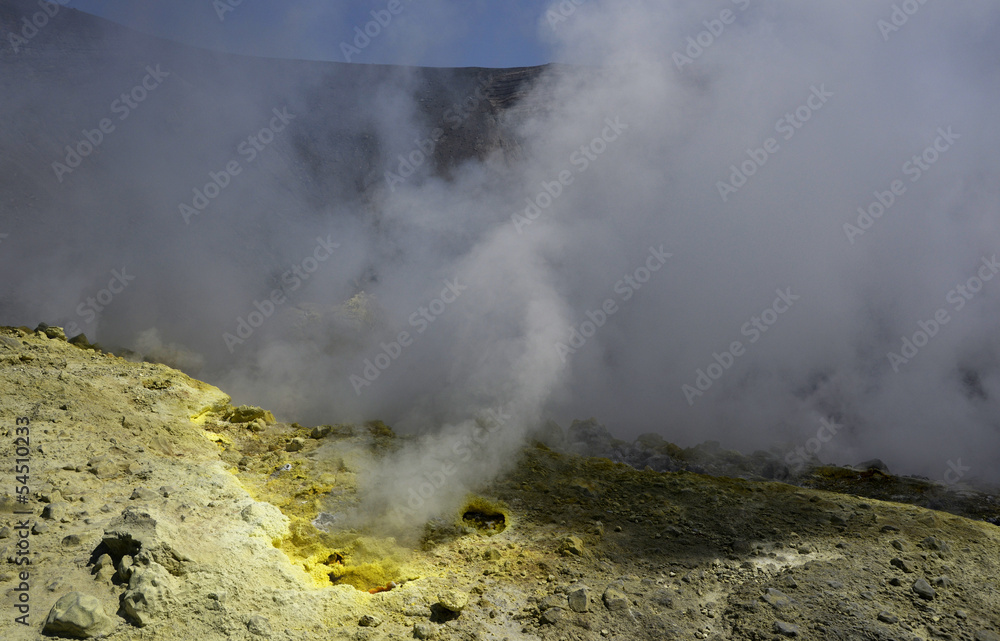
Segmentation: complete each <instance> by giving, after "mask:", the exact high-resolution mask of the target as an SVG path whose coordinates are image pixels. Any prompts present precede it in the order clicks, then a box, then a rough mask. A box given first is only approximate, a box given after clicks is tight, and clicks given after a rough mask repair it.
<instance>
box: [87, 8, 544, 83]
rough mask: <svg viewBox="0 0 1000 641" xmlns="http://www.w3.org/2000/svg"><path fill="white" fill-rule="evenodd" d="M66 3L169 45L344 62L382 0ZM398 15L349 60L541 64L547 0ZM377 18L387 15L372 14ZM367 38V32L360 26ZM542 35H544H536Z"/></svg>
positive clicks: (410, 10) (419, 10) (459, 64)
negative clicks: (225, 7)
mask: <svg viewBox="0 0 1000 641" xmlns="http://www.w3.org/2000/svg"><path fill="white" fill-rule="evenodd" d="M237 2H239V0H145V1H143V2H121V1H120V0H74V1H73V2H72V3H71V4H70V5H69V6H71V7H74V8H76V9H79V10H81V11H85V12H87V13H92V14H94V15H98V16H101V17H104V18H108V19H110V20H114V21H115V22H118V23H121V24H124V25H127V26H130V27H132V28H134V29H137V30H140V31H143V32H146V33H150V34H154V35H157V36H160V37H163V38H167V39H170V40H175V41H178V42H183V43H186V44H191V45H197V46H200V47H206V48H211V49H218V50H223V51H229V52H233V53H242V54H250V55H259V56H269V57H285V58H303V59H311V60H336V61H342V62H343V61H345V55H344V52H343V48H342V43H344V42H346V43H348V44H351V45H353V40H354V38H355V36H356V33H355V27H360V28H362V29H363V28H364V27H365V25H366V23H368V22H370V21H371V20H372V16H371V12H372V11H373V10H374V11H383V10H385V9H386V8H387V6H388V5H389V0H361V1H352V2H329V1H322V0H282V1H274V0H272V1H264V0H242V2H240V3H239V5H238V6H236V7H235V8H233V10H232V11H225V12H223V19H220V17H219V12H218V11H217V9H216V6H217V5H221V4H225V3H228V4H230V5H233V4H236V3H237ZM399 2H400V6H401V7H402V10H401V11H400V12H399V13H398V14H397V15H395V16H392V20H391V21H390V22H389V23H388V24H387V26H385V27H384V28H383V27H381V26H379V29H378V30H379V31H380V33H378V35H377V36H376V37H375V38H373V39H372V41H371V43H370V44H369V45H368V46H366V47H364V48H363V49H361V50H360V53H356V54H354V55H352V56H351V62H359V63H391V64H412V65H427V66H446V67H465V66H482V67H518V66H529V65H537V64H544V63H546V62H551V61H552V59H553V53H552V50H551V48H550V47H549V46H548V44H547V38H546V36H547V35H551V33H552V31H551V28H550V27H549V26H548V24H547V23H546V22H545V20H544V18H545V12H546V11H547V9H548V8H549V2H548V0H447V1H446V0H399ZM381 15H382V16H383V17H384V16H386V15H388V14H385V13H382V14H381ZM370 29H371V31H372V32H375V31H376V29H375V27H374V26H373V27H370ZM546 32H548V34H547V33H546Z"/></svg>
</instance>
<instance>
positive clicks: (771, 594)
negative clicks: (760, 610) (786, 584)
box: [764, 588, 792, 610]
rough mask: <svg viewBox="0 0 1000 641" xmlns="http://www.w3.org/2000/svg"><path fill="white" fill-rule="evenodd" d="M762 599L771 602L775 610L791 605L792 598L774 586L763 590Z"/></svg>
mask: <svg viewBox="0 0 1000 641" xmlns="http://www.w3.org/2000/svg"><path fill="white" fill-rule="evenodd" d="M764 600H765V601H767V602H768V603H769V604H771V605H772V606H773V607H774V609H776V610H782V609H784V608H787V607H789V606H790V605H792V600H791V598H789V597H788V595H787V594H785V593H784V592H782V591H781V590H776V589H774V588H768V589H767V590H766V591H765V592H764Z"/></svg>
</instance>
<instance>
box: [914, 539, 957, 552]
mask: <svg viewBox="0 0 1000 641" xmlns="http://www.w3.org/2000/svg"><path fill="white" fill-rule="evenodd" d="M920 547H922V548H924V549H925V550H934V551H935V552H948V551H949V550H951V546H949V545H948V544H947V543H945V542H944V541H941V540H940V539H936V538H934V537H933V536H928V537H927V538H925V539H924V540H923V541H921V542H920Z"/></svg>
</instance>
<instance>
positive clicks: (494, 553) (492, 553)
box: [483, 548, 503, 561]
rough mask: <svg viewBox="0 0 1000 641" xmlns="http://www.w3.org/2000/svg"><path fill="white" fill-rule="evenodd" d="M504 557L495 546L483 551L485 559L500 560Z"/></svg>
mask: <svg viewBox="0 0 1000 641" xmlns="http://www.w3.org/2000/svg"><path fill="white" fill-rule="evenodd" d="M502 557H503V555H502V554H500V550H497V549H495V548H489V549H488V550H486V551H484V552H483V559H484V560H486V561H499V560H500V559H501V558H502Z"/></svg>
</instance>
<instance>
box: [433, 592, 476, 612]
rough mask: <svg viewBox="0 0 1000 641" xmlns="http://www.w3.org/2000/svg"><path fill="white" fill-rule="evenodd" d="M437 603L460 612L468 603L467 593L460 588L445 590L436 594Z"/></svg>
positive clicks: (452, 610)
mask: <svg viewBox="0 0 1000 641" xmlns="http://www.w3.org/2000/svg"><path fill="white" fill-rule="evenodd" d="M438 603H440V604H441V607H442V608H444V609H445V610H448V611H450V612H461V611H462V610H464V609H465V606H467V605H468V604H469V595H468V594H466V593H465V592H462V591H460V590H445V591H444V592H442V593H441V594H439V595H438Z"/></svg>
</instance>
